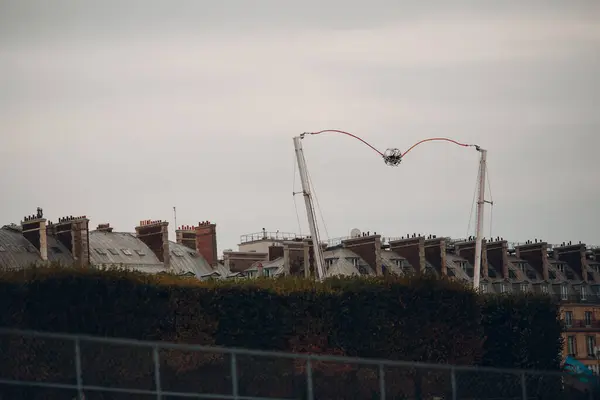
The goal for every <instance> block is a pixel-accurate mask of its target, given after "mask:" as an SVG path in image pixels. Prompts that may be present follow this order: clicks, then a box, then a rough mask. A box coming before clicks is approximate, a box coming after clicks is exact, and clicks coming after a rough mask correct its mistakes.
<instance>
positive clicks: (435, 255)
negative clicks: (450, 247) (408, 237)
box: [424, 236, 448, 276]
mask: <svg viewBox="0 0 600 400" xmlns="http://www.w3.org/2000/svg"><path fill="white" fill-rule="evenodd" d="M424 249H425V250H424V251H425V259H426V260H427V261H429V263H431V265H433V266H434V267H435V269H436V270H437V271H438V272H439V273H440V274H441V275H442V276H448V268H447V266H446V239H445V238H443V237H440V238H438V237H435V236H429V237H428V238H427V239H425V243H424Z"/></svg>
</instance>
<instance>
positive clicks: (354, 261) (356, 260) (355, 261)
mask: <svg viewBox="0 0 600 400" xmlns="http://www.w3.org/2000/svg"><path fill="white" fill-rule="evenodd" d="M352 265H353V266H355V267H358V258H353V259H352Z"/></svg>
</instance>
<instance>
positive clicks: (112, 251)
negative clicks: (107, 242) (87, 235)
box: [108, 249, 119, 256]
mask: <svg viewBox="0 0 600 400" xmlns="http://www.w3.org/2000/svg"><path fill="white" fill-rule="evenodd" d="M108 252H109V253H110V254H112V255H113V256H118V255H119V252H118V251H117V250H115V249H108Z"/></svg>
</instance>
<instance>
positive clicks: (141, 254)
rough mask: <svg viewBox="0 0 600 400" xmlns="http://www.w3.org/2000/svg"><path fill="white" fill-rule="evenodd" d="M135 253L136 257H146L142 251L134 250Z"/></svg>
mask: <svg viewBox="0 0 600 400" xmlns="http://www.w3.org/2000/svg"><path fill="white" fill-rule="evenodd" d="M135 252H136V253H137V255H138V256H140V257H143V256H145V255H146V253H144V251H143V250H135Z"/></svg>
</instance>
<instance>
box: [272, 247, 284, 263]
mask: <svg viewBox="0 0 600 400" xmlns="http://www.w3.org/2000/svg"><path fill="white" fill-rule="evenodd" d="M284 253H285V250H284V246H282V245H280V244H277V245H275V244H272V245H271V246H269V261H273V260H277V259H278V258H282V257H283V256H284Z"/></svg>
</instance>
